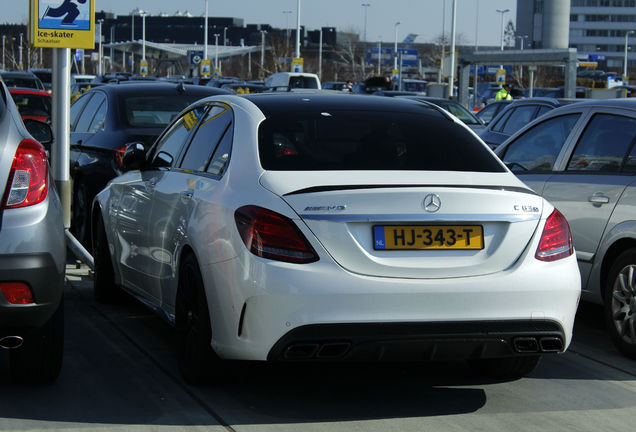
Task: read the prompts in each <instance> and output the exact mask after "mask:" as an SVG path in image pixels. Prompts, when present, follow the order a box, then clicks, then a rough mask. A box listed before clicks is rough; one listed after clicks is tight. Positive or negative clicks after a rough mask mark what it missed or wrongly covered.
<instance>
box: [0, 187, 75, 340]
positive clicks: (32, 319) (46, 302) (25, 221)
mask: <svg viewBox="0 0 636 432" xmlns="http://www.w3.org/2000/svg"><path fill="white" fill-rule="evenodd" d="M65 263H66V241H65V237H64V225H63V222H62V211H61V207H60V202H59V199H58V197H57V194H56V193H55V190H54V189H53V188H52V187H51V189H50V190H49V195H48V197H47V198H46V200H44V201H43V202H42V203H40V204H37V205H34V206H29V207H24V208H19V209H11V210H5V211H4V212H3V214H2V227H1V228H0V282H23V283H26V284H27V285H28V286H29V287H30V289H31V292H32V294H33V299H34V303H30V304H25V305H22V304H10V303H9V302H7V300H6V299H5V297H4V295H2V294H1V293H0V337H2V336H6V335H9V334H10V335H17V336H20V335H22V334H24V333H25V332H27V331H28V330H29V329H33V328H38V327H41V326H42V325H43V324H44V323H45V322H46V321H47V320H48V319H49V318H50V317H51V316H52V315H53V313H54V312H55V310H56V309H57V307H58V305H59V304H60V300H61V298H62V292H63V290H64V270H65Z"/></svg>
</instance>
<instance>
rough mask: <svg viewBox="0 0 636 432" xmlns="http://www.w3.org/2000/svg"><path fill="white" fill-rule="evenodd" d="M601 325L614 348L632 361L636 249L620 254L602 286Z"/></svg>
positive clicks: (635, 336) (635, 337) (635, 331)
mask: <svg viewBox="0 0 636 432" xmlns="http://www.w3.org/2000/svg"><path fill="white" fill-rule="evenodd" d="M604 300H605V305H604V309H603V311H604V314H605V323H606V325H607V330H608V332H609V334H610V338H611V339H612V342H614V345H616V348H618V350H619V351H620V352H622V353H623V354H625V355H626V356H627V357H630V358H632V359H636V249H634V248H632V249H628V250H626V251H625V252H623V253H621V254H620V255H619V256H618V257H617V258H616V260H615V261H614V263H613V264H612V267H611V268H610V271H609V273H608V276H607V281H606V283H605V297H604Z"/></svg>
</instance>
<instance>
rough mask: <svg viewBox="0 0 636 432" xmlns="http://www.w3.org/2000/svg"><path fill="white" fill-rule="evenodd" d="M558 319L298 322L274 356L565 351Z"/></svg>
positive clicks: (405, 357) (421, 357) (383, 357)
mask: <svg viewBox="0 0 636 432" xmlns="http://www.w3.org/2000/svg"><path fill="white" fill-rule="evenodd" d="M564 341H565V333H564V331H563V328H562V327H561V326H560V325H559V324H558V323H556V322H553V321H485V322H437V323H383V324H377V323H373V324H321V325H307V326H302V327H298V328H295V329H294V330H291V331H290V332H288V333H287V334H285V335H284V336H283V337H282V338H281V339H280V340H279V341H278V342H277V343H276V344H275V345H274V347H273V348H272V349H271V351H270V352H269V354H268V356H267V360H269V361H444V360H457V359H480V358H498V357H512V356H517V355H531V354H539V353H558V352H563V351H564V349H565V348H564Z"/></svg>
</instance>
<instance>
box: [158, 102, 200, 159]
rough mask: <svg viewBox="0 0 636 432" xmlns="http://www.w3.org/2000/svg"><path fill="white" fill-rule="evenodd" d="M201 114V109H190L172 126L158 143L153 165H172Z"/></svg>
mask: <svg viewBox="0 0 636 432" xmlns="http://www.w3.org/2000/svg"><path fill="white" fill-rule="evenodd" d="M201 114H202V112H201V111H199V110H190V111H188V112H186V113H185V114H184V115H183V116H181V117H179V119H178V120H177V121H175V122H174V123H173V124H172V126H170V129H168V131H166V132H165V133H164V134H163V136H162V137H161V138H160V139H159V141H158V142H157V143H156V147H155V149H154V156H153V158H152V166H154V167H165V166H172V165H173V164H174V162H176V160H177V157H178V156H179V152H180V151H181V148H182V147H183V146H184V145H185V143H186V139H187V138H188V135H189V134H190V131H191V130H192V128H194V127H195V126H196V125H197V122H198V119H199V117H198V116H200V115H201Z"/></svg>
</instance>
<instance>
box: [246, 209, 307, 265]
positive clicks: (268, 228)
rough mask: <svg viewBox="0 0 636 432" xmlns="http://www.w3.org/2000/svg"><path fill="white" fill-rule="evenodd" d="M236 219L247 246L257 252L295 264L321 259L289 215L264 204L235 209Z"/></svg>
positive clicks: (251, 250) (265, 256)
mask: <svg viewBox="0 0 636 432" xmlns="http://www.w3.org/2000/svg"><path fill="white" fill-rule="evenodd" d="M234 220H235V221H236V227H237V228H238V231H239V234H240V235H241V238H242V239H243V242H244V243H245V246H247V248H248V249H249V250H250V252H252V253H253V254H254V255H257V256H260V257H263V258H269V259H273V260H277V261H285V262H290V263H296V264H306V263H310V262H314V261H318V254H317V253H316V251H315V250H314V248H312V247H311V245H310V244H309V241H307V239H306V238H305V236H304V235H303V233H302V232H301V231H300V229H298V227H297V226H296V224H294V222H293V221H292V220H291V219H289V218H288V217H286V216H283V215H281V214H278V213H276V212H273V211H271V210H267V209H265V208H262V207H257V206H245V207H241V208H239V209H238V210H236V212H234Z"/></svg>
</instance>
